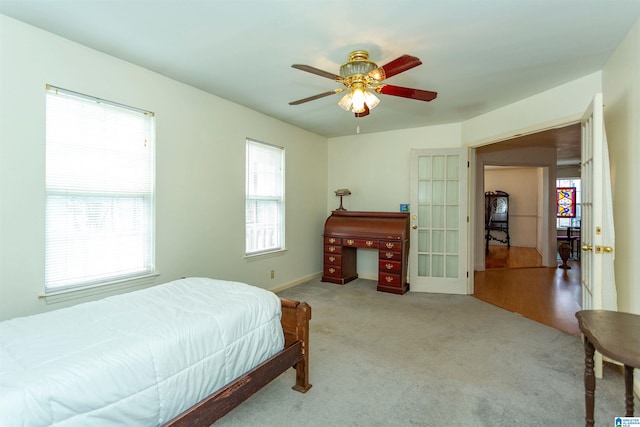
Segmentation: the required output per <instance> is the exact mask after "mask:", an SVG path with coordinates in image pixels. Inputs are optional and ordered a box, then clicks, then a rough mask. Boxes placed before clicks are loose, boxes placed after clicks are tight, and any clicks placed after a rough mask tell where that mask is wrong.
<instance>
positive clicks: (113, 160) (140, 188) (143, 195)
mask: <svg viewBox="0 0 640 427" xmlns="http://www.w3.org/2000/svg"><path fill="white" fill-rule="evenodd" d="M46 111H47V118H46V129H47V130H46V144H45V146H46V188H45V193H46V213H45V220H46V223H45V293H44V296H45V297H47V296H54V297H55V296H56V295H58V294H60V293H67V292H71V291H73V292H75V291H80V290H88V291H92V290H95V288H98V287H99V288H100V289H103V287H107V288H109V289H111V288H113V289H117V288H122V286H123V283H126V282H128V281H130V282H131V283H132V284H133V285H138V284H141V283H142V282H141V280H142V281H144V280H146V279H147V278H150V277H152V276H157V272H156V270H155V122H154V114H153V113H152V112H149V111H144V110H140V109H137V108H133V107H129V106H125V105H122V104H118V103H114V102H110V101H106V100H103V99H99V98H95V97H92V96H88V95H83V94H80V93H77V92H73V91H69V90H66V89H62V88H58V87H54V86H50V85H47V87H46ZM132 128H135V131H131V132H125V131H124V129H132ZM80 141H82V143H79V142H80ZM132 147H134V148H132Z"/></svg>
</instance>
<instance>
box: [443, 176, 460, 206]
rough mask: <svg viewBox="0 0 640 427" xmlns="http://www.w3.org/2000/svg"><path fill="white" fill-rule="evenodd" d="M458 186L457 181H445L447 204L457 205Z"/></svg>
mask: <svg viewBox="0 0 640 427" xmlns="http://www.w3.org/2000/svg"><path fill="white" fill-rule="evenodd" d="M459 188H460V185H459V184H458V181H457V180H456V181H447V196H446V197H447V204H457V203H458V199H459V198H460V197H459V196H458V193H459V191H460V190H459Z"/></svg>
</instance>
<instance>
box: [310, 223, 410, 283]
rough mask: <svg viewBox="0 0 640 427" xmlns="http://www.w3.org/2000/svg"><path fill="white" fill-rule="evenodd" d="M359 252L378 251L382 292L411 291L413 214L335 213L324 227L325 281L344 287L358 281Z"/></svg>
mask: <svg viewBox="0 0 640 427" xmlns="http://www.w3.org/2000/svg"><path fill="white" fill-rule="evenodd" d="M357 248H364V249H375V250H377V251H378V287H377V289H378V291H382V292H391V293H394V294H401V295H402V294H404V293H405V292H407V291H408V290H409V283H408V282H407V264H408V261H409V214H408V213H405V212H351V211H334V212H333V213H332V214H331V216H330V217H329V218H327V220H326V222H325V224H324V264H323V273H322V281H323V282H331V283H337V284H340V285H344V284H345V283H347V282H350V281H351V280H354V279H356V278H358V271H357V266H356V259H357V258H356V250H357Z"/></svg>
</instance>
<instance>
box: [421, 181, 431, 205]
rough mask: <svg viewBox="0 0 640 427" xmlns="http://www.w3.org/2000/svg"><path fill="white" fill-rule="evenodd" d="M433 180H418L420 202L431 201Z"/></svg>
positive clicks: (426, 202)
mask: <svg viewBox="0 0 640 427" xmlns="http://www.w3.org/2000/svg"><path fill="white" fill-rule="evenodd" d="M430 190H431V182H430V181H419V182H418V203H425V204H428V203H431V191H430Z"/></svg>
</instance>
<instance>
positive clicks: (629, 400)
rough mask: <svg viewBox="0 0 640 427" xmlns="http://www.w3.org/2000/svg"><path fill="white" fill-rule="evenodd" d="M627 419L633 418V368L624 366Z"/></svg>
mask: <svg viewBox="0 0 640 427" xmlns="http://www.w3.org/2000/svg"><path fill="white" fill-rule="evenodd" d="M624 398H625V399H624V403H625V410H626V414H625V415H624V416H625V417H633V366H627V365H624Z"/></svg>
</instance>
